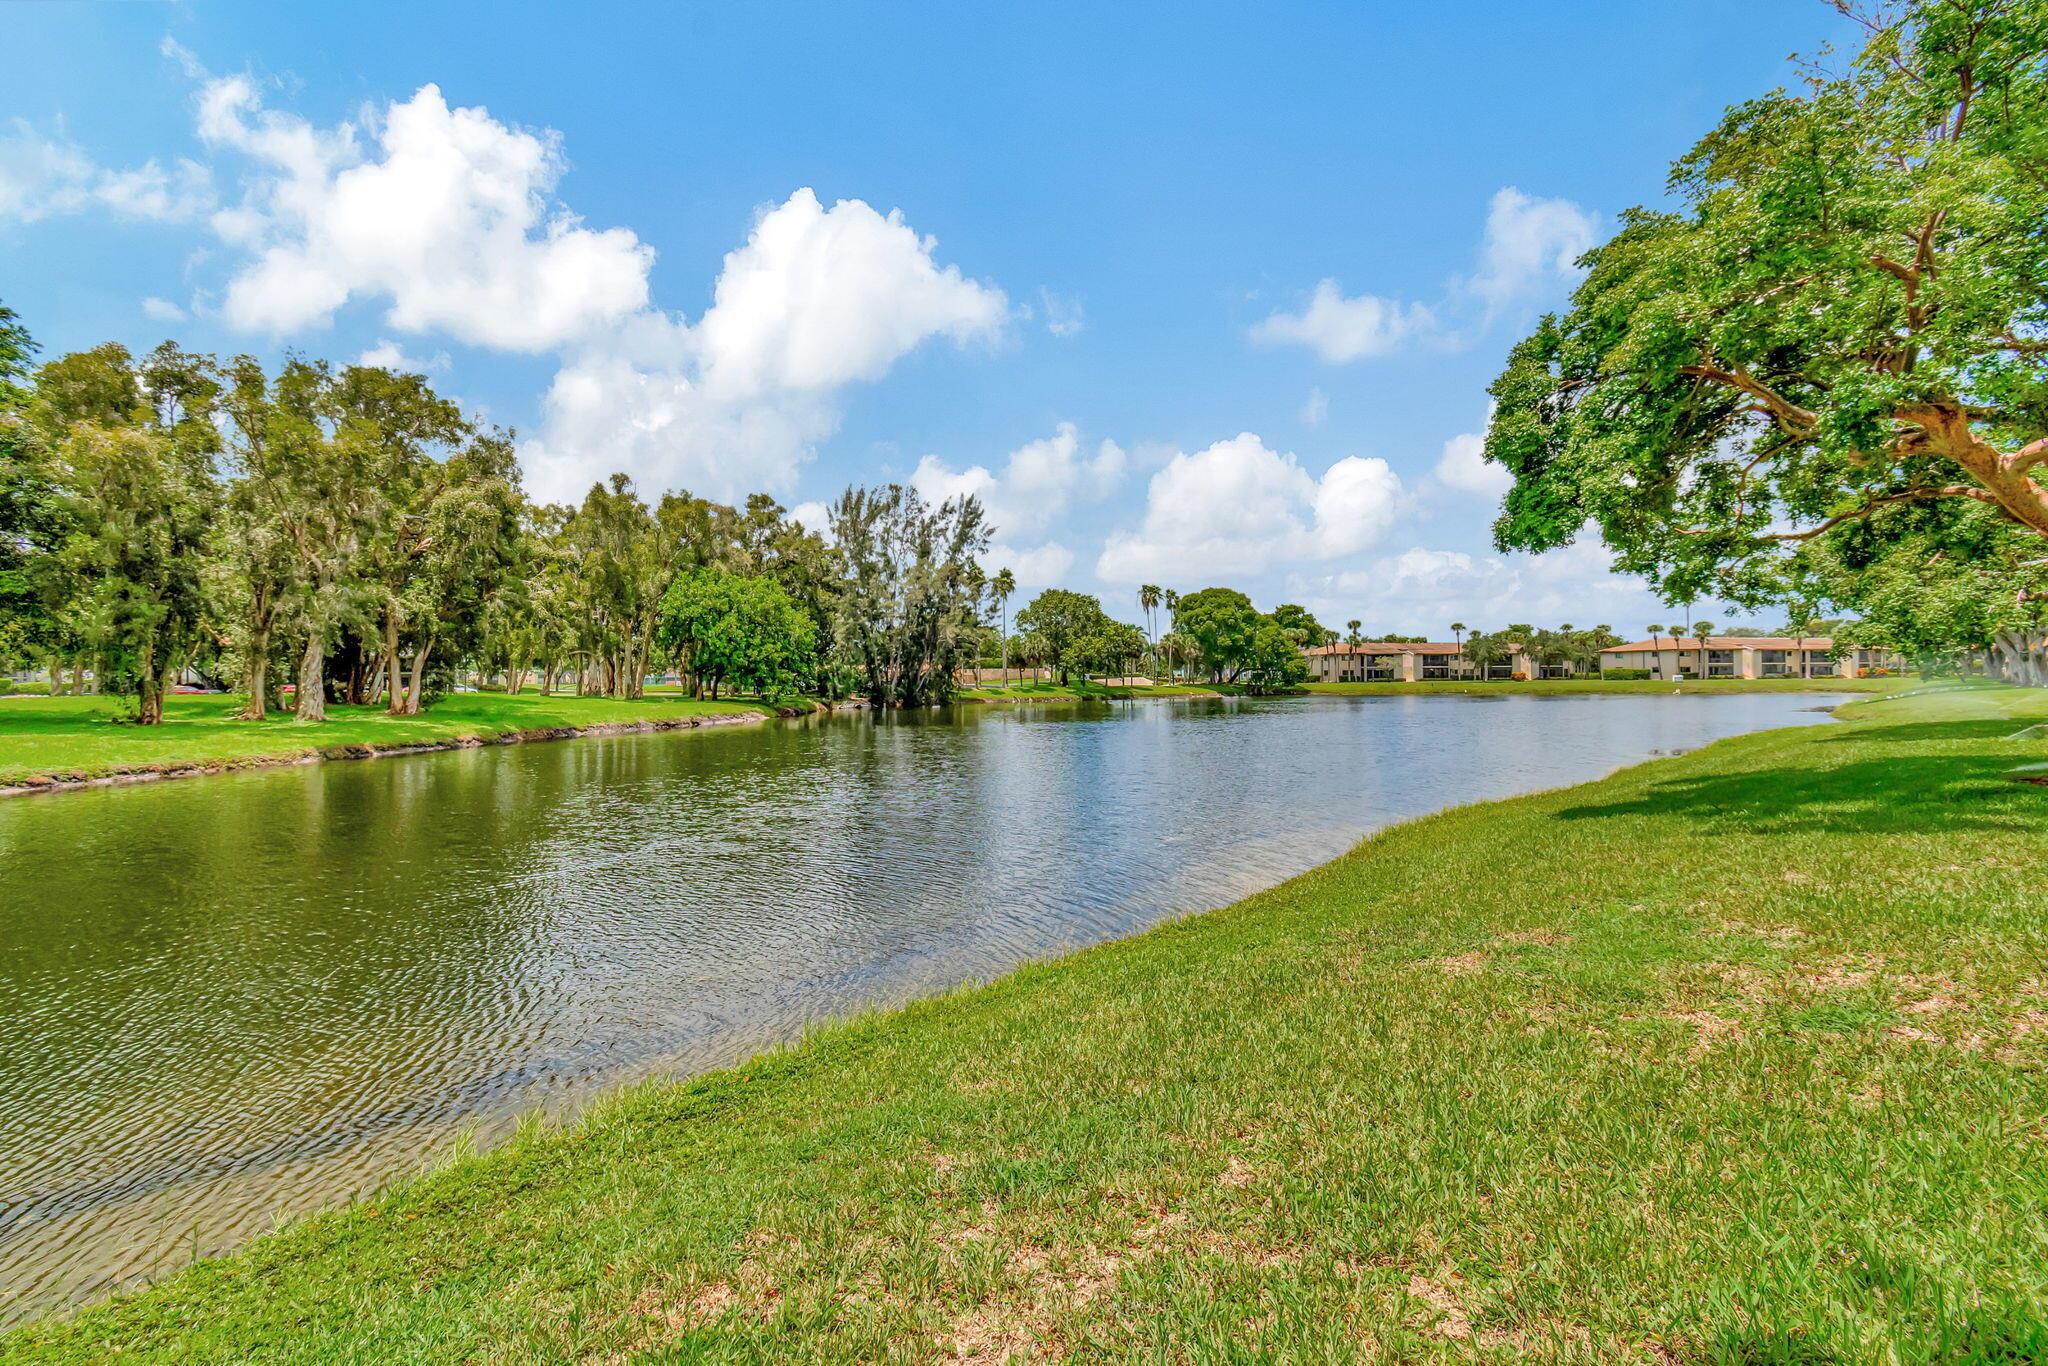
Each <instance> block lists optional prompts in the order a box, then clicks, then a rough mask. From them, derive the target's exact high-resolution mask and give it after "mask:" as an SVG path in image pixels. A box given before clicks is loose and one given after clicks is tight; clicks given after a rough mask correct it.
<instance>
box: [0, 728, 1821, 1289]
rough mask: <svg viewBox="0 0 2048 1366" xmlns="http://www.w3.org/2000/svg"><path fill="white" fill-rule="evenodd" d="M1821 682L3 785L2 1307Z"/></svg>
mask: <svg viewBox="0 0 2048 1366" xmlns="http://www.w3.org/2000/svg"><path fill="white" fill-rule="evenodd" d="M1828 700H1829V699H1824V698H1821V697H1816V696H1814V695H1812V694H1805V695H1796V694H1752V695H1746V696H1744V695H1734V696H1714V697H1678V696H1671V697H1643V696H1594V697H1582V698H1539V697H1529V696H1506V695H1504V696H1499V697H1485V696H1480V697H1471V698H1465V697H1383V698H1367V699H1357V700H1353V699H1346V698H1307V699H1287V700H1274V701H1240V700H1203V699H1189V700H1181V701H1147V702H1137V703H1104V704H1090V705H1087V706H1081V707H962V708H958V709H955V710H953V711H949V712H947V711H941V712H930V713H919V714H914V715H905V716H887V717H883V718H880V719H879V720H876V719H871V718H868V717H866V716H851V715H839V716H832V717H818V718H811V719H808V720H804V721H795V722H774V723H770V724H767V725H763V726H758V727H746V728H733V729H729V730H724V731H718V732H707V733H703V734H697V735H689V734H683V735H677V734H661V735H644V736H625V737H618V738H611V739H590V740H579V741H575V742H572V743H566V744H553V745H530V746H521V747H515V748H487V749H480V750H469V751H460V752H455V753H447V754H431V755H420V756H416V757H410V758H397V759H383V760H376V761H372V762H362V763H339V764H326V765H318V766H310V767H295V768H284V769H272V770H267V771H255V772H249V773H242V774H232V775H226V776H220V777H210V778H203V779H194V780H191V781H184V782H175V783H160V784H153V785H143V786H134V787H126V788H109V789H99V790H91V791H81V792H71V793H65V794H62V795H56V796H49V797H37V798H25V799H16V800H10V801H5V802H0V1319H7V1318H18V1317H20V1316H21V1315H23V1314H25V1313H28V1312H33V1311H35V1310H37V1309H42V1308H48V1307H51V1306H55V1305H61V1304H65V1303H70V1302H74V1301H76V1300H78V1299H80V1298H83V1297H86V1296H89V1295H91V1294H93V1293H95V1292H96V1291H99V1290H102V1289H104V1288H106V1287H107V1286H109V1285H113V1284H118V1283H121V1282H123V1281H127V1280H131V1279H134V1278H138V1277H146V1276H150V1275H155V1274H160V1273H162V1272H164V1271H167V1270H171V1269H174V1268H176V1267H177V1266H179V1265H181V1264H182V1263H183V1262H185V1261H187V1260H189V1259H190V1258H191V1256H192V1255H193V1254H194V1253H195V1252H207V1251H212V1250H216V1249H220V1248H223V1247H227V1246H231V1245H232V1244H233V1243H235V1242H236V1241H237V1240H239V1239H242V1238H245V1237H247V1236H249V1235H250V1234H253V1233H256V1232H260V1231H262V1230H265V1229H267V1228H270V1227H272V1226H273V1225H274V1223H275V1222H276V1221H277V1220H278V1219H280V1218H282V1217H286V1216H289V1215H293V1214H298V1213H303V1212H305V1211H307V1210H311V1209H315V1208H317V1207H319V1206H321V1205H323V1204H328V1203H331V1202H333V1201H335V1200H338V1199H342V1198H345V1197H347V1196H350V1195H353V1194H357V1193H361V1192H363V1191H366V1190H369V1189H373V1188H374V1187H376V1186H377V1185H379V1184H381V1183H383V1182H386V1181H388V1180H390V1179H391V1178H393V1177H394V1176H396V1175H399V1174H401V1173H403V1172H406V1171H408V1170H411V1169H413V1168H415V1167H417V1166H418V1165H419V1164H421V1163H422V1162H423V1161H426V1160H428V1159H430V1158H431V1157H433V1156H434V1155H435V1154H437V1153H440V1152H445V1151H446V1149H447V1147H448V1146H449V1144H450V1143H452V1142H453V1141H454V1140H455V1139H456V1138H457V1137H459V1136H460V1135H462V1134H464V1133H465V1132H477V1133H480V1134H481V1135H482V1136H483V1137H485V1138H488V1137H489V1136H491V1135H494V1134H497V1133H499V1132H502V1131H503V1129H504V1128H505V1126H506V1125H507V1124H508V1123H509V1122H510V1121H511V1119H512V1117H514V1116H516V1115H518V1114H519V1113H521V1112H524V1111H528V1110H531V1109H534V1108H536V1107H546V1108H549V1109H551V1110H556V1111H568V1110H571V1109H573V1108H574V1106H575V1105H576V1103H577V1102H578V1101H579V1100H580V1099H582V1098H586V1097H588V1096H590V1095H591V1094H592V1093H594V1092H596V1091H600V1090H603V1089H605V1088H609V1087H613V1086H616V1085H618V1084H620V1083H622V1082H626V1081H630V1080H633V1079H636V1078H641V1077H646V1076H650V1075H655V1074H664V1073H679V1072H688V1071H692V1070H697V1069H702V1068H706V1067H712V1066H717V1065H719V1064H722V1063H726V1062H730V1061H733V1060H735V1059H738V1058H741V1057H744V1056H746V1055H747V1054H750V1053H753V1052H756V1051H758V1050H759V1049H761V1048H762V1047H764V1046H766V1045H769V1044H772V1043H775V1042H778V1041H782V1040H787V1039H790V1038H792V1037H795V1036H796V1035H798V1034H799V1033H801V1031H802V1030H803V1028H804V1027H805V1026H806V1025H807V1024H810V1023H813V1022H816V1021H819V1020H823V1019H828V1018H831V1017H833V1016H838V1015H844V1014H847V1013H850V1012H852V1011H855V1010H857V1009H859V1008H861V1007H864V1006H869V1005H875V1004H886V1003H892V1002H900V1001H903V1000H906V999H908V998H911V997H914V996H917V995H919V994H922V993H928V992H933V991H937V990H941V989H943V988H946V987H949V986H952V985H955V984H958V983H961V982H964V981H970V980H975V979H981V978H986V977H989V976H991V975H993V974H996V973H1000V972H1002V971H1003V970H1005V969H1006V968H1009V967H1011V966H1013V965H1015V964H1017V963H1019V962H1022V961H1025V960H1028V959H1033V958H1039V957H1043V956H1046V955H1049V954H1056V953H1059V952H1061V951H1063V950H1067V949H1071V948H1075V947H1078V946H1081V945H1086V944H1093V943H1097V942H1100V941H1102V940H1105V939H1111V938H1114V937H1116V936H1118V935H1123V934H1129V933H1131V932H1133V931H1136V930H1141V929H1143V928H1145V927H1146V926H1149V925H1154V924H1157V923H1158V922H1160V921H1161V920H1163V919H1166V918H1168V917H1171V916H1175V915H1180V914H1184V913H1187V912H1190V911H1197V910H1202V909H1205V908H1208V907H1212V906H1218V905H1222V904H1225V903H1227V902H1230V901H1233V900H1235V899H1237V898H1239V897H1241V896H1243V895H1245V894H1247V893H1249V892H1252V891H1255V890H1258V889H1260V888H1262V887H1266V886H1270V885H1272V884H1273V883H1276V882H1279V881H1281V880H1282V879H1284V878H1286V877H1288V876H1290V875H1292V874H1295V873H1298V872H1301V871H1303V870H1304V869H1307V868H1309V867H1311V866H1313V865H1315V864H1317V863H1320V862H1322V861H1324V860H1326V859H1329V858H1330V857H1332V856H1334V855H1336V854H1338V853H1341V852H1342V851H1343V850H1345V849H1346V848H1348V847H1349V846H1351V845H1352V844H1354V843H1355V842H1356V841H1357V840H1358V839H1359V838H1360V837H1361V836H1363V835H1366V834H1368V833H1370V832H1371V831H1373V830H1376V829H1378V828H1380V827H1382V826H1385V825H1387V824H1389V823H1391V822H1394V821H1399V820H1403V819H1407V818H1409V817H1413V816H1419V815H1422V814H1424V813H1426V812H1429V811H1433V810H1436V809H1438V808H1441V807H1444V806H1448V805H1452V804H1456V803H1461V802H1469V801H1475V800H1479V799H1482V798H1487V797H1498V796H1505V795H1509V794H1512V793H1518V792H1527V791H1531V790H1534V789H1538V788H1545V787H1553V786H1557V785H1559V784H1563V783H1569V782H1577V781H1581V780H1584V779H1589V778H1596V777H1599V776H1601V775H1602V774H1605V773H1607V772H1609V771H1611V770H1612V769H1614V768H1616V767H1618V766H1620V765H1623V764H1627V763H1631V762H1634V761H1637V760H1640V759H1644V758H1647V757H1650V756H1653V755H1657V754H1665V753H1673V752H1677V751H1682V750H1685V749H1690V748H1693V747H1696V746H1698V745H1701V744H1704V743H1706V742H1707V741H1710V740H1714V739H1717V738H1720V737H1723V736H1728V735H1735V734H1739V733H1742V732H1746V731H1752V730H1758V729H1763V728H1767V727H1773V726H1784V725H1794V724H1809V723H1814V722H1820V721H1823V720H1825V719H1826V718H1825V717H1824V716H1823V715H1822V714H1821V713H1820V712H1819V711H1818V710H1817V708H1818V707H1819V706H1821V705H1824V704H1825V703H1826V702H1827V701H1828Z"/></svg>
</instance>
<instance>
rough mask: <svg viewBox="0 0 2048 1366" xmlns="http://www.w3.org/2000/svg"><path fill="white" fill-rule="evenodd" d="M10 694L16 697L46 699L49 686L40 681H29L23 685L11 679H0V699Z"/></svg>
mask: <svg viewBox="0 0 2048 1366" xmlns="http://www.w3.org/2000/svg"><path fill="white" fill-rule="evenodd" d="M10 693H11V694H13V695H14V696H16V697H48V696H49V695H50V685H49V684H48V683H45V682H43V681H42V680H41V679H31V680H29V681H28V682H25V683H24V682H18V681H17V680H15V679H12V678H0V697H6V696H7V695H9V694H10Z"/></svg>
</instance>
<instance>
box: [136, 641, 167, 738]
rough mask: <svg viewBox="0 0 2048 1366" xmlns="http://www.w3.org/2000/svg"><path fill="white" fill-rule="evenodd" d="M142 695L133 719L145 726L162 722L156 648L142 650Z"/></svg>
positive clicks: (161, 681)
mask: <svg viewBox="0 0 2048 1366" xmlns="http://www.w3.org/2000/svg"><path fill="white" fill-rule="evenodd" d="M139 672H140V673H141V675H142V695H141V698H140V700H139V702H138V704H137V706H136V711H135V719H136V721H137V722H138V723H139V724H141V725H145V726H157V725H162V724H163V719H164V683H163V678H162V677H161V676H160V675H159V674H158V673H157V671H156V650H155V649H154V647H152V648H150V649H147V650H144V651H143V652H142V667H141V669H140V670H139Z"/></svg>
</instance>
